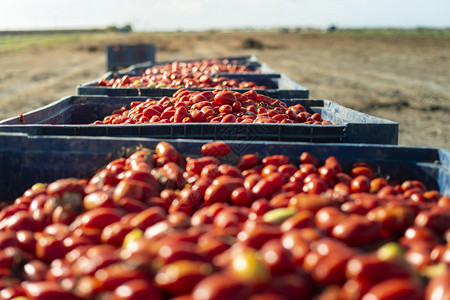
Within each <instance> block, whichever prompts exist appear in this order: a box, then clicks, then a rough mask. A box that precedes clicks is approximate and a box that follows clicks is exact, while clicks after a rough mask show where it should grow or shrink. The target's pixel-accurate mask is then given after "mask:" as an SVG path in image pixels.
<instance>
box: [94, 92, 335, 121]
mask: <svg viewBox="0 0 450 300" xmlns="http://www.w3.org/2000/svg"><path fill="white" fill-rule="evenodd" d="M192 122H205V123H290V124H293V123H296V124H300V123H301V124H316V125H332V123H331V122H330V121H325V120H322V117H321V115H320V114H319V113H312V114H311V113H309V112H308V111H307V110H306V108H305V107H303V106H302V105H301V104H296V105H293V106H289V107H288V106H287V105H286V103H284V102H282V101H280V100H278V99H274V98H271V97H269V96H265V95H262V94H258V93H257V92H256V91H255V90H250V91H247V92H244V93H240V92H236V91H231V90H228V89H225V90H220V89H216V90H214V91H192V90H187V89H184V88H183V89H180V90H178V91H177V92H175V93H174V94H173V96H172V97H167V96H165V97H163V98H161V99H160V100H153V99H147V100H146V101H134V102H132V103H131V104H130V108H129V109H127V108H126V107H122V108H120V109H118V110H116V111H114V112H112V114H111V115H108V116H106V117H105V118H104V119H103V120H102V121H95V122H94V123H93V124H150V123H192Z"/></svg>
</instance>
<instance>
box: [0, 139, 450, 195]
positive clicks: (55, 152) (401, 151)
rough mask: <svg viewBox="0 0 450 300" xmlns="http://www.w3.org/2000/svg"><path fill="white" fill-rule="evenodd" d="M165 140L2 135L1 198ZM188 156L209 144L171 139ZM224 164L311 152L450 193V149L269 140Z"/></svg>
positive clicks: (241, 147)
mask: <svg viewBox="0 0 450 300" xmlns="http://www.w3.org/2000/svg"><path fill="white" fill-rule="evenodd" d="M160 141H161V140H160V139H147V138H123V137H61V136H29V135H26V134H5V133H0V162H1V164H0V198H1V199H0V200H10V201H11V200H14V199H15V198H16V197H18V196H20V195H21V194H22V193H23V192H24V191H25V190H26V189H28V188H30V187H31V186H32V185H33V184H34V183H37V182H43V183H44V182H52V181H54V180H57V179H60V178H67V177H76V178H89V177H91V176H92V175H93V174H94V173H95V172H96V171H98V170H99V169H100V168H101V167H103V166H104V165H106V164H107V163H108V162H109V161H111V160H113V159H115V158H119V157H126V156H127V155H129V154H131V153H132V152H133V151H135V150H136V149H137V148H138V147H148V148H154V147H155V145H156V144H157V143H158V142H160ZM166 141H168V142H170V143H172V144H173V145H174V146H175V147H176V148H177V149H178V150H179V151H180V153H181V154H182V155H183V156H188V155H189V156H192V157H196V156H199V155H201V153H200V149H201V146H202V145H203V143H205V142H208V141H205V140H182V139H178V140H167V139H166ZM228 144H229V146H230V148H231V152H230V154H228V155H227V156H226V157H224V158H223V160H222V161H223V162H224V163H231V164H233V163H236V161H237V160H238V158H239V157H240V156H242V155H243V154H247V153H255V154H257V155H259V156H260V157H264V156H267V155H273V154H283V155H286V156H288V157H289V158H290V159H291V161H292V162H293V163H295V164H298V159H299V156H300V154H301V153H302V152H304V151H307V152H309V153H311V154H313V155H314V156H316V157H317V158H318V159H319V160H321V161H323V160H325V159H326V158H327V157H329V156H332V155H333V156H335V157H336V158H337V159H339V161H340V162H341V164H342V165H343V168H344V170H345V171H348V170H349V168H350V165H351V164H352V163H354V162H359V161H362V162H367V163H370V164H371V165H372V166H374V167H375V170H377V172H378V173H379V174H380V175H381V176H391V177H392V178H398V179H399V180H407V179H418V180H421V181H423V182H424V183H425V184H426V185H427V186H428V188H429V189H436V190H439V191H440V193H441V194H443V195H450V171H449V169H450V151H449V150H447V149H440V148H423V147H398V146H391V145H367V144H340V145H336V144H335V145H330V144H310V143H293V142H267V141H254V142H242V141H229V142H228Z"/></svg>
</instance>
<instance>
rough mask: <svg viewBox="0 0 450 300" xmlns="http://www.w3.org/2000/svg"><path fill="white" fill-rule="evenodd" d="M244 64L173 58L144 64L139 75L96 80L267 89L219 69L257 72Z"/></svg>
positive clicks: (109, 84)
mask: <svg viewBox="0 0 450 300" xmlns="http://www.w3.org/2000/svg"><path fill="white" fill-rule="evenodd" d="M258 72H259V71H258V70H254V69H252V68H250V67H249V66H247V65H239V64H236V63H230V62H229V61H222V62H221V61H218V60H203V61H196V62H173V63H170V64H169V63H168V64H166V65H161V66H154V67H150V68H147V69H146V70H145V72H144V73H142V74H141V75H139V76H129V75H124V76H122V77H120V78H111V79H100V80H99V81H98V82H97V84H98V85H99V86H107V87H114V88H120V87H127V88H128V87H149V88H165V87H172V88H179V87H199V88H222V87H229V88H240V89H267V87H266V86H264V85H258V84H256V83H254V82H252V81H241V80H237V79H235V78H229V77H226V76H218V74H219V73H258Z"/></svg>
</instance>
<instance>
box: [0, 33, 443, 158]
mask: <svg viewBox="0 0 450 300" xmlns="http://www.w3.org/2000/svg"><path fill="white" fill-rule="evenodd" d="M249 41H253V42H251V43H249ZM136 42H144V43H154V44H155V45H156V47H157V55H156V58H157V60H158V61H162V60H177V59H194V58H212V57H222V56H242V55H250V54H254V55H256V56H257V57H258V59H259V60H260V61H262V62H265V63H267V64H268V65H269V67H271V68H272V69H274V70H275V71H276V72H278V73H286V74H287V75H288V76H289V77H290V78H291V79H293V80H294V81H296V82H298V83H301V84H302V85H304V86H306V87H308V88H309V89H310V98H311V99H328V100H332V101H334V102H337V103H339V104H342V105H344V106H346V107H349V108H353V109H356V110H358V111H362V112H365V113H368V114H370V115H374V116H377V117H381V118H385V119H389V120H392V121H396V122H398V123H399V145H409V146H424V147H442V148H447V149H450V85H449V84H448V83H449V79H450V51H449V49H450V40H449V39H438V38H412V37H408V38H406V37H403V38H392V37H381V36H378V37H370V36H341V35H336V34H333V33H305V32H278V31H274V32H267V31H266V32H223V33H222V32H203V33H170V34H167V33H166V34H164V33H151V34H150V33H148V34H143V33H140V34H128V35H125V34H121V35H114V36H110V35H109V36H105V37H104V38H101V39H99V38H95V39H93V40H91V41H88V42H79V43H76V44H64V45H61V46H58V47H55V46H53V47H50V48H48V47H45V48H44V47H39V46H36V47H32V48H29V49H26V50H22V51H14V52H6V53H1V54H0V70H1V72H0V119H4V118H6V117H11V116H15V115H18V114H19V113H20V112H27V111H30V110H33V109H36V108H38V107H41V106H43V105H45V104H48V103H51V102H53V101H55V100H58V99H60V98H61V97H63V96H67V95H75V94H76V86H77V85H79V84H81V83H84V82H87V81H90V80H93V79H97V78H99V77H101V75H103V74H104V73H105V71H106V55H105V51H104V47H105V46H106V45H107V44H109V43H136Z"/></svg>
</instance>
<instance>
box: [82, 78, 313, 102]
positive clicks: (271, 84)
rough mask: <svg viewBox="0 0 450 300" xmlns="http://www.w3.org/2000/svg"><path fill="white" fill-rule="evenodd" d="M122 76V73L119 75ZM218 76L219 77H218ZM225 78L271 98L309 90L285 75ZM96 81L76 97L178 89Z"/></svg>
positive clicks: (297, 95)
mask: <svg viewBox="0 0 450 300" xmlns="http://www.w3.org/2000/svg"><path fill="white" fill-rule="evenodd" d="M120 74H124V73H120ZM218 76H219V75H218ZM113 77H115V75H114V73H113V72H109V73H106V74H105V75H104V77H102V78H105V79H111V78H113ZM226 77H228V78H231V79H237V80H239V81H253V82H255V83H256V84H257V85H265V86H267V88H268V89H267V90H262V89H254V90H255V91H257V92H258V93H259V94H264V95H267V96H270V97H273V98H303V99H307V98H308V97H309V89H308V88H306V87H304V86H302V85H300V84H298V83H296V82H295V81H293V80H292V79H290V78H289V77H288V76H287V75H286V74H266V75H264V74H236V73H230V74H229V75H227V76H226ZM97 82H98V79H97V80H93V81H90V82H87V83H83V84H81V85H79V86H77V94H78V95H105V96H171V95H173V94H174V93H175V92H176V91H177V90H178V88H148V87H136V88H113V87H106V86H99V85H98V84H97ZM191 89H192V90H214V88H205V89H202V88H191ZM232 90H233V91H239V92H246V91H248V90H249V89H235V88H233V89H232Z"/></svg>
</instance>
